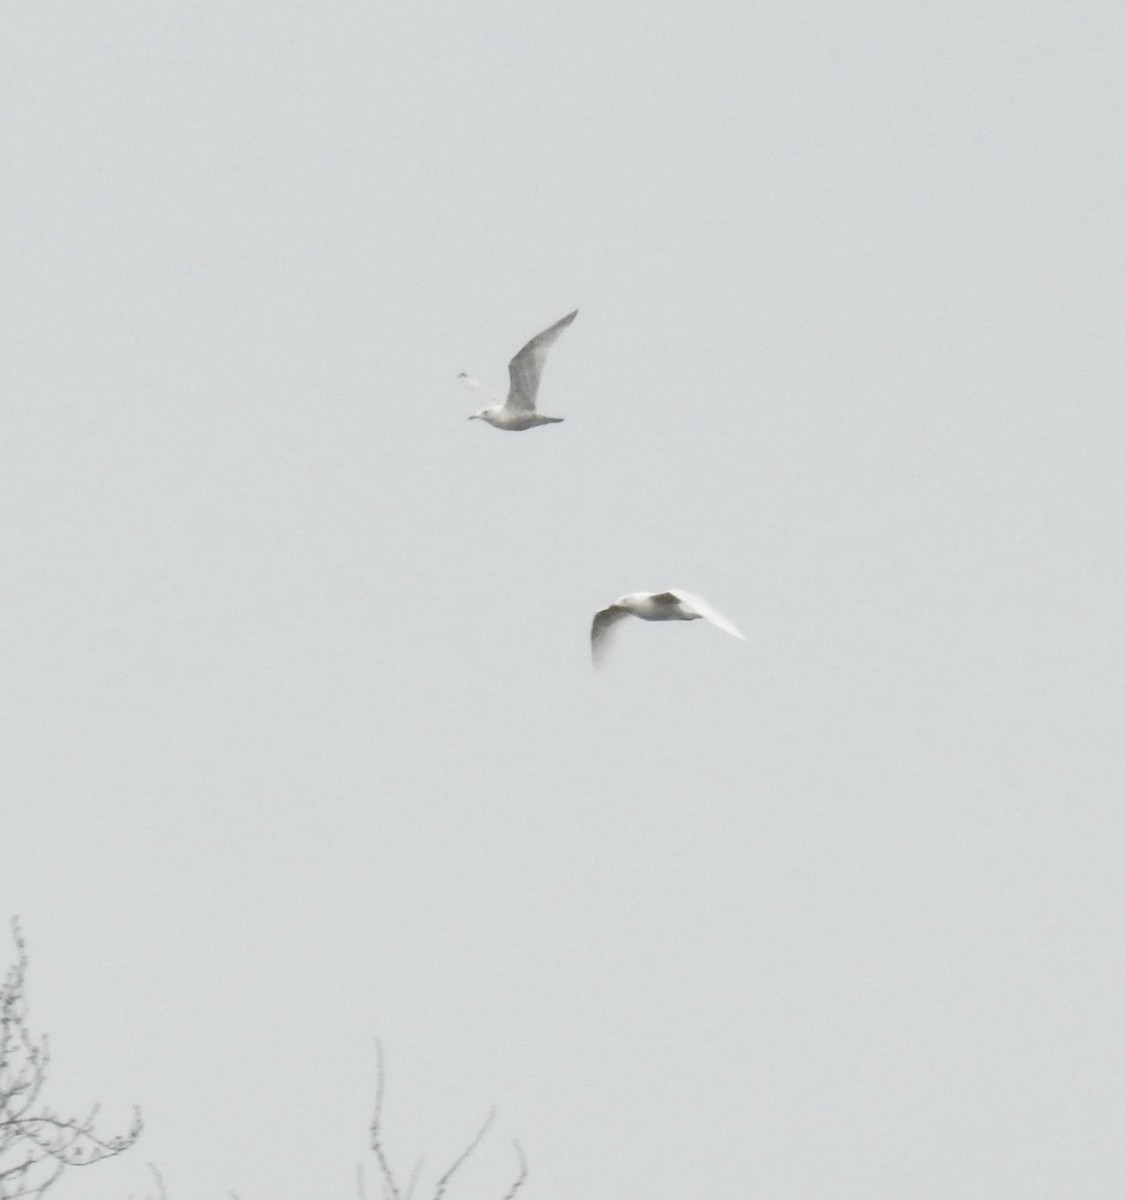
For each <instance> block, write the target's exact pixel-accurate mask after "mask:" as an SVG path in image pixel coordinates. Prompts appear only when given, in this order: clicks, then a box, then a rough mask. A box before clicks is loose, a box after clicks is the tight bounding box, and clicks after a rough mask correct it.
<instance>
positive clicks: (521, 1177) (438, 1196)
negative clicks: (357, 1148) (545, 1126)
mask: <svg viewBox="0 0 1125 1200" xmlns="http://www.w3.org/2000/svg"><path fill="white" fill-rule="evenodd" d="M375 1052H376V1054H375V1115H374V1117H373V1118H372V1121H371V1148H372V1150H373V1151H374V1152H375V1160H376V1162H377V1163H378V1164H379V1173H380V1175H381V1177H382V1181H383V1200H413V1198H414V1192H415V1189H416V1188H417V1186H418V1180H419V1179H420V1178H421V1175H422V1170H423V1168H424V1166H425V1160H424V1159H419V1160H418V1162H417V1163H416V1164H415V1166H414V1170H413V1171H412V1172H411V1174H410V1181H409V1183H408V1184H407V1186H406V1191H405V1192H402V1191H400V1190H399V1186H398V1183H397V1181H396V1179H395V1176H394V1172H393V1171H392V1169H391V1165H390V1162H389V1161H388V1159H387V1154H386V1150H385V1149H384V1147H383V1100H384V1097H385V1094H386V1083H387V1072H386V1060H385V1058H384V1055H383V1043H382V1042H379V1041H377V1042H376V1043H375ZM495 1119H496V1109H495V1108H493V1109H492V1110H491V1111H490V1112H489V1114H488V1116H487V1117H485V1119H484V1123H483V1124H482V1125H481V1127H480V1128H479V1129H478V1130H477V1131H476V1133H475V1134H474V1135H473V1137H472V1140H471V1141H470V1142H469V1144H468V1145H467V1146H466V1147H465V1149H464V1150H462V1151H461V1153H460V1154H459V1155H458V1156H457V1158H456V1159H454V1161H453V1163H452V1165H451V1166H450V1167H449V1169H448V1170H447V1171H446V1172H445V1174H444V1175H442V1176H441V1178H440V1179H438V1181H437V1182H436V1184H435V1185H434V1193H433V1197H432V1200H445V1193H446V1190H447V1189H448V1187H449V1183H450V1180H452V1178H453V1176H454V1175H455V1174H456V1173H457V1172H458V1171H459V1170H460V1169H461V1168H462V1167H463V1166H464V1165H465V1163H466V1162H467V1161H468V1160H469V1158H470V1157H471V1156H472V1155H473V1153H474V1152H475V1151H476V1150H477V1149H478V1148H479V1146H480V1144H481V1143H482V1142H483V1141H484V1139H485V1137H486V1136H487V1134H488V1131H489V1129H491V1128H492V1122H493V1121H494V1120H495ZM512 1145H513V1146H515V1149H516V1156H517V1158H518V1159H519V1174H518V1175H517V1176H516V1179H515V1182H514V1183H513V1184H512V1186H511V1187H510V1188H509V1189H508V1192H507V1194H506V1195H505V1196H504V1197H503V1200H515V1196H516V1193H517V1192H518V1191H519V1190H520V1188H521V1187H523V1185H524V1183H525V1182H526V1181H527V1157H526V1156H525V1154H524V1152H523V1147H522V1146H521V1145H520V1144H519V1142H516V1141H513V1143H512ZM356 1190H357V1193H358V1196H359V1200H367V1192H366V1189H365V1186H364V1180H363V1168H362V1167H358V1168H357V1169H356ZM0 1200H2V1198H0Z"/></svg>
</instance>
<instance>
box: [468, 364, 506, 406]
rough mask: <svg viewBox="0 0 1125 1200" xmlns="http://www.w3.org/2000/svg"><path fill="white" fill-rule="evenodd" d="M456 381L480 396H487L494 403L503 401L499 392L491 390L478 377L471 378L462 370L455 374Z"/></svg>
mask: <svg viewBox="0 0 1125 1200" xmlns="http://www.w3.org/2000/svg"><path fill="white" fill-rule="evenodd" d="M457 382H458V383H461V384H464V386H465V387H467V388H469V389H470V390H471V391H474V392H479V393H480V394H481V395H482V396H487V397H488V399H489V400H491V401H492V402H493V403H494V404H503V403H504V397H503V396H501V395H500V393H499V392H496V391H493V389H492V388H490V387H489V386H488V385H487V384H485V383H481V381H480V380H479V379H473V378H472V377H471V376H469V375H466V374H465V372H464V371H462V372H461V374H460V375H458V376H457Z"/></svg>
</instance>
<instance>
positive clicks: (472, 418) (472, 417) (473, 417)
mask: <svg viewBox="0 0 1125 1200" xmlns="http://www.w3.org/2000/svg"><path fill="white" fill-rule="evenodd" d="M476 419H477V414H476V413H473V415H472V416H471V417H470V418H469V420H470V421H475V420H476Z"/></svg>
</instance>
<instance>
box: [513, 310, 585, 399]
mask: <svg viewBox="0 0 1125 1200" xmlns="http://www.w3.org/2000/svg"><path fill="white" fill-rule="evenodd" d="M576 316H578V309H575V310H574V312H572V313H567V314H566V316H565V317H563V319H562V320H561V321H556V322H555V323H554V324H553V325H552V326H551V328H550V329H544V330H543V332H542V333H537V334H536V335H535V337H533V338H532V339H531V341H530V342H528V343H527V345H526V346H524V348H523V349H522V350H521V351H520V352H519V353H518V354H517V355H516V356H515V358H513V359H512V361H511V362H510V363H509V364H508V378H509V379H510V380H511V387H510V388H509V389H508V399H507V401H506V407H508V408H510V409H511V410H512V411H513V412H527V413H532V412H534V411H535V394H536V393H537V392H538V391H539V376H540V375H542V373H543V363H544V362H545V361H546V359H547V351H548V350H549V349H550V348H551V347H552V346H553V345H554V344H555V342H556V340H557V339H558V336H559V334H560V333H562V331H563V330H564V329H565V328H566V327H567V326H568V325H569V324H570V323H571V321H573V320H574V318H575V317H576Z"/></svg>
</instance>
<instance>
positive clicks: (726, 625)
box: [669, 588, 746, 641]
mask: <svg viewBox="0 0 1125 1200" xmlns="http://www.w3.org/2000/svg"><path fill="white" fill-rule="evenodd" d="M669 590H670V592H671V594H672V595H673V596H675V597H676V599H677V600H679V601H681V602H682V603H684V604H686V605H687V606H688V608H690V609H692V611H694V612H697V613H699V615H700V616H701V617H705V618H706V619H707V620H708V621H710V622H711V624H712V625H718V627H719V628H720V629H721V630H722V631H723V632H724V633H729V634H730V635H731V637H736V638H741V639H742V640H743V641H746V634H744V633H743V632H742V630H741V629H739V628H738V626H737V625H736V624H735V623H734V622H733V621H728V620H727V618H726V617H724V616H723V614H722V613H721V612H718V611H717V610H716V609H713V608H712V607H711V605H710V604H708V603H707V601H706V600H704V599H703V598H702V597H701V596H696V595H693V594H692V593H691V592H683V591H681V590H680V589H679V588H671V589H669Z"/></svg>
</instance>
